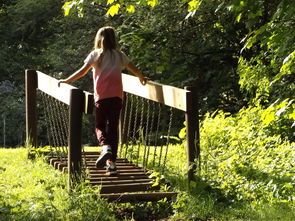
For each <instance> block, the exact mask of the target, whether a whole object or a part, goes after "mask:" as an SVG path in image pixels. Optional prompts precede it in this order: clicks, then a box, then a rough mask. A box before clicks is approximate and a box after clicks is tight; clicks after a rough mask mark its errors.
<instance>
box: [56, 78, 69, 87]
mask: <svg viewBox="0 0 295 221" xmlns="http://www.w3.org/2000/svg"><path fill="white" fill-rule="evenodd" d="M62 83H67V81H66V80H63V79H61V80H59V81H58V83H57V86H58V87H60V84H62Z"/></svg>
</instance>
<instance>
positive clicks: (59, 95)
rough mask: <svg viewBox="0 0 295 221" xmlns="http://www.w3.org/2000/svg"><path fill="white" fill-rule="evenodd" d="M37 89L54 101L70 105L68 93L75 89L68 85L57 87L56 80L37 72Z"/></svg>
mask: <svg viewBox="0 0 295 221" xmlns="http://www.w3.org/2000/svg"><path fill="white" fill-rule="evenodd" d="M37 78H38V89H39V90H41V91H43V92H44V93H46V94H48V95H50V96H52V97H54V98H55V99H57V100H59V101H61V102H63V103H65V104H67V105H70V93H71V89H77V88H76V87H73V86H71V85H69V84H60V87H58V85H57V83H58V80H57V79H55V78H53V77H51V76H49V75H46V74H44V73H42V72H40V71H37Z"/></svg>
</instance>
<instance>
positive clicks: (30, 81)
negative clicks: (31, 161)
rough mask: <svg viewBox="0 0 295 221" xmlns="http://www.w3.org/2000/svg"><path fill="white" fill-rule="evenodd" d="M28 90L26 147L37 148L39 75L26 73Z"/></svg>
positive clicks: (32, 72)
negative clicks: (37, 90)
mask: <svg viewBox="0 0 295 221" xmlns="http://www.w3.org/2000/svg"><path fill="white" fill-rule="evenodd" d="M25 81H26V84H25V86H26V87H25V90H26V145H28V146H32V147H35V148H36V147H37V115H36V107H37V106H36V102H37V101H36V89H37V73H36V71H34V70H26V71H25Z"/></svg>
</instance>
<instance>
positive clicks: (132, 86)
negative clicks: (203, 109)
mask: <svg viewBox="0 0 295 221" xmlns="http://www.w3.org/2000/svg"><path fill="white" fill-rule="evenodd" d="M122 81H123V90H124V91H125V92H127V93H131V94H135V95H137V96H140V97H144V98H146V99H149V100H153V101H156V102H159V103H162V104H165V105H167V106H170V107H174V108H177V109H179V110H182V111H187V105H186V94H187V93H189V91H188V90H185V89H181V88H177V87H173V86H169V85H164V84H159V83H156V82H153V81H148V82H147V84H146V85H142V84H141V83H140V81H139V80H138V78H137V77H134V76H131V75H128V74H122Z"/></svg>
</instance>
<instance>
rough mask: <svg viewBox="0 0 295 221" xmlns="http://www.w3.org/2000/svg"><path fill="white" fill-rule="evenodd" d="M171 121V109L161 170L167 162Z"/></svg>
mask: <svg viewBox="0 0 295 221" xmlns="http://www.w3.org/2000/svg"><path fill="white" fill-rule="evenodd" d="M172 120H173V108H172V107H171V108H170V119H169V126H168V135H167V142H166V152H165V157H164V163H163V167H162V168H163V170H164V168H165V165H166V160H167V154H168V147H169V143H170V132H171V125H172Z"/></svg>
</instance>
